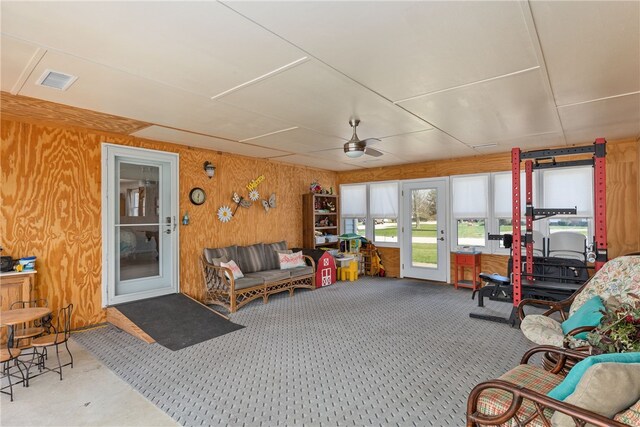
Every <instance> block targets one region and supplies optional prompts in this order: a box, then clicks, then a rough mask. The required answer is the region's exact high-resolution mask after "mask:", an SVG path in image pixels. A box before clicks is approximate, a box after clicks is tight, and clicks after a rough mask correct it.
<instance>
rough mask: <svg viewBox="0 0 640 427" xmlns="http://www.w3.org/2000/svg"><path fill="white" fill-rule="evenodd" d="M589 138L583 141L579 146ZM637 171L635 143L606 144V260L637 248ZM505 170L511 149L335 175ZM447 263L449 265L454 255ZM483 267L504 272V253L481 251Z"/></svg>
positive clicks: (345, 180)
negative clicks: (495, 253)
mask: <svg viewBox="0 0 640 427" xmlns="http://www.w3.org/2000/svg"><path fill="white" fill-rule="evenodd" d="M592 142H593V141H590V142H585V143H584V144H581V145H586V144H590V143H592ZM567 158H568V157H565V158H564V159H567ZM639 169H640V141H638V140H621V141H608V142H607V235H608V239H607V240H608V241H607V244H608V247H609V258H614V257H617V256H619V255H623V254H625V253H629V252H635V251H640V172H639ZM509 170H511V157H510V153H503V154H491V155H486V156H476V157H465V158H459V159H448V160H437V161H431V162H423V163H415V164H410V165H400V166H390V167H382V168H375V169H364V170H354V171H347V172H340V173H338V183H339V184H350V183H358V182H372V181H389V180H405V179H420V178H435V177H441V176H451V175H462V174H472V173H487V172H500V171H509ZM383 249H384V248H383ZM381 253H382V252H381ZM384 253H393V250H392V248H388V249H384ZM390 260H397V262H398V265H397V266H395V267H394V266H393V265H391V262H392V261H389V262H387V263H386V264H385V267H386V268H387V270H389V271H396V269H397V271H399V270H400V266H399V262H400V257H399V255H397V256H393V257H390ZM383 261H384V256H383ZM451 265H452V268H453V258H452V260H451ZM482 269H483V270H485V271H490V272H498V273H500V272H502V273H506V269H507V257H506V256H501V255H483V257H482ZM452 271H453V270H452ZM452 277H453V276H452Z"/></svg>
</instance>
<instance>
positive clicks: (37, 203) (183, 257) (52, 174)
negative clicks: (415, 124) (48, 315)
mask: <svg viewBox="0 0 640 427" xmlns="http://www.w3.org/2000/svg"><path fill="white" fill-rule="evenodd" d="M1 125H2V133H1V135H2V138H1V145H0V174H1V177H2V181H1V185H0V198H1V199H0V212H1V213H2V215H1V217H0V245H2V246H3V247H4V248H5V251H6V252H5V253H8V254H11V255H12V256H14V257H22V256H27V255H36V256H37V257H38V261H37V268H38V278H37V283H38V295H39V296H40V297H45V298H47V299H49V302H50V306H51V307H52V308H54V309H56V308H58V307H60V306H62V305H64V304H67V303H73V304H74V306H75V309H74V316H73V317H74V318H73V326H74V327H81V326H86V325H91V324H96V323H101V322H104V321H105V319H106V314H105V311H104V310H103V309H102V307H101V306H102V294H101V286H102V283H101V282H102V265H101V264H102V236H101V170H100V156H101V143H102V142H110V143H114V144H120V145H127V146H134V147H142V148H148V149H156V150H163V151H169V152H175V153H178V154H179V156H180V166H179V167H180V189H179V192H180V195H179V201H180V216H182V215H184V213H185V211H188V212H189V217H190V224H189V225H187V226H182V225H181V226H180V287H181V290H182V292H185V293H186V294H188V295H191V296H193V297H196V298H198V297H199V296H200V295H201V288H202V277H201V273H200V266H199V264H198V258H199V256H200V254H201V253H202V249H203V248H205V247H218V246H225V245H230V244H239V245H245V244H251V243H257V242H273V241H278V240H287V241H288V242H289V245H290V246H299V245H301V244H302V218H301V212H302V194H303V193H306V192H308V191H309V184H310V183H311V182H312V181H313V180H316V179H317V180H319V182H321V183H322V184H323V185H325V186H327V187H328V186H333V187H334V188H335V187H336V181H335V179H336V174H335V173H334V172H329V171H323V170H319V169H314V168H309V167H297V166H293V165H287V164H281V163H278V162H274V161H269V160H262V159H254V158H249V157H242V156H236V155H231V154H226V153H220V152H216V151H210V150H205V149H200V148H192V147H187V146H181V145H176V144H169V143H164V142H158V141H150V140H145V139H140V138H135V137H130V136H119V135H114V134H108V133H96V132H92V131H89V130H83V129H76V128H67V127H51V126H39V125H37V124H33V123H27V122H21V121H15V120H5V119H3V120H2V123H1ZM205 161H210V162H212V163H213V164H214V165H215V166H216V175H215V177H214V178H212V179H209V178H208V177H207V176H206V174H205V172H204V169H203V164H204V162H205ZM259 175H265V180H264V182H263V183H262V184H260V186H259V187H258V189H259V191H260V193H261V195H262V196H267V197H268V196H269V195H270V194H271V192H275V193H276V195H277V196H276V197H277V200H278V201H277V207H276V208H275V209H272V210H270V212H269V213H268V214H267V213H266V212H265V210H264V209H263V207H262V205H261V204H254V206H252V207H251V208H249V209H243V208H240V210H239V211H238V214H237V216H236V218H234V219H232V220H231V222H229V223H226V224H223V223H221V222H220V221H218V219H217V216H216V213H217V210H218V208H219V207H220V206H222V205H223V204H226V205H229V206H233V202H232V201H231V195H232V192H233V191H234V190H235V191H237V192H238V193H239V194H242V195H244V196H245V197H246V196H248V190H247V189H246V185H247V183H248V182H249V181H251V180H252V179H254V178H256V177H257V176H259ZM193 187H202V188H203V189H204V190H205V191H206V193H207V200H206V202H205V203H204V204H203V205H201V206H195V205H192V204H191V203H190V201H189V191H190V190H191V188H193Z"/></svg>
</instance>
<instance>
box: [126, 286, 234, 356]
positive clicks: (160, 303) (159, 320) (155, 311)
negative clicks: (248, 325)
mask: <svg viewBox="0 0 640 427" xmlns="http://www.w3.org/2000/svg"><path fill="white" fill-rule="evenodd" d="M116 308H117V309H118V310H119V311H120V312H121V313H122V314H124V315H125V316H127V317H128V318H129V320H131V321H132V322H133V323H135V324H136V325H137V326H138V327H139V328H140V329H142V330H143V331H145V332H146V333H147V334H149V335H150V336H151V338H153V339H154V340H156V342H157V343H158V344H160V345H162V346H164V347H167V348H168V349H169V350H174V351H175V350H181V349H183V348H185V347H189V346H191V345H194V344H198V343H201V342H203V341H207V340H210V339H211V338H215V337H219V336H220V335H224V334H228V333H229V332H233V331H237V330H238V329H242V328H244V326H242V325H238V324H235V323H233V322H230V321H229V320H226V319H225V318H224V317H222V316H220V315H218V314H216V313H214V312H213V311H211V310H210V309H208V308H207V307H205V306H203V305H202V304H199V303H197V302H196V301H194V300H192V299H190V298H189V297H187V296H185V295H182V294H171V295H164V296H161V297H156V298H150V299H145V300H141V301H134V302H128V303H124V304H118V305H117V306H116Z"/></svg>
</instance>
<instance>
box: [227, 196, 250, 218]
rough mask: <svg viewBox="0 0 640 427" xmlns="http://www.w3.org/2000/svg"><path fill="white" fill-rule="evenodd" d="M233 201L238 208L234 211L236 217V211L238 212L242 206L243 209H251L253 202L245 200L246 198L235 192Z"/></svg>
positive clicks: (232, 197)
mask: <svg viewBox="0 0 640 427" xmlns="http://www.w3.org/2000/svg"><path fill="white" fill-rule="evenodd" d="M231 200H233V201H234V203H235V204H236V208H235V209H234V211H233V214H234V215H235V214H236V211H237V210H238V208H239V207H240V206H242V207H243V208H248V207H251V200H247V199H245V198H244V197H242V196H240V195H239V194H238V193H236V192H235V191H234V192H233V196H231Z"/></svg>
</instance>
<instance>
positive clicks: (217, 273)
mask: <svg viewBox="0 0 640 427" xmlns="http://www.w3.org/2000/svg"><path fill="white" fill-rule="evenodd" d="M200 263H201V264H202V275H203V278H204V291H205V293H206V292H207V291H208V290H209V289H212V288H216V289H223V290H227V289H228V291H229V293H233V292H234V291H235V280H234V279H233V271H231V269H230V268H228V267H221V266H217V265H213V264H211V263H210V262H209V261H207V260H206V259H205V258H204V257H201V258H200ZM225 273H227V274H225Z"/></svg>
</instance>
